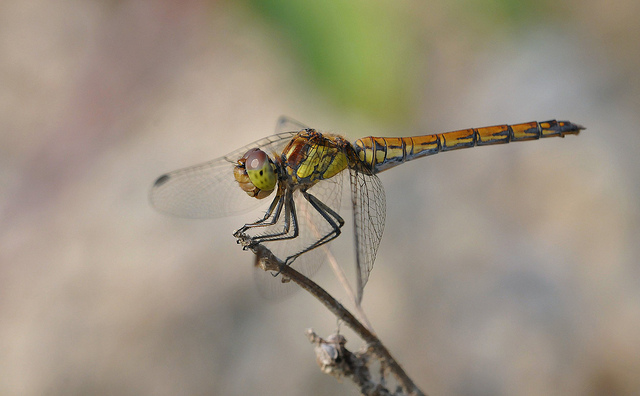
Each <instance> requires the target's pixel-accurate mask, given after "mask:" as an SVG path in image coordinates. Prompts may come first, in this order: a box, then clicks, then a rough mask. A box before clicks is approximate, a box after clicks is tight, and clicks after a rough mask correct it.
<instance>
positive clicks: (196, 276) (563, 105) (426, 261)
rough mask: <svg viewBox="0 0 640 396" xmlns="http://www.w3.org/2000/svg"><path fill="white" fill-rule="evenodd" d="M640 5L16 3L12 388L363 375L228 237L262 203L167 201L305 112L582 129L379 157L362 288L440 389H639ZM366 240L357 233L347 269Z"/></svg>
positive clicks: (1, 215) (6, 132)
mask: <svg viewBox="0 0 640 396" xmlns="http://www.w3.org/2000/svg"><path fill="white" fill-rule="evenodd" d="M638 17H640V3H639V2H637V1H632V0H627V1H619V2H615V5H614V4H613V3H610V2H605V1H602V0H587V1H576V0H561V1H531V0H528V1H515V0H490V1H477V0H454V1H444V0H442V1H428V2H422V1H415V0H405V1H391V0H376V1H364V0H334V1H325V2H304V1H293V0H269V1H256V0H253V1H252V0H246V1H235V2H232V1H205V0H186V1H175V0H161V1H78V0H59V1H55V2H51V1H43V0H32V1H17V0H5V1H3V2H2V3H1V4H0V53H1V54H2V55H1V56H0V225H1V226H0V394H3V395H41V394H48V395H87V394H95V395H100V394H105V395H106V394H109V395H112V394H118V395H143V394H153V395H176V394H184V395H200V394H202V395H204V394H209V395H217V394H220V395H247V394H265V395H275V394H285V395H316V394H317V395H325V394H340V395H342V394H344V395H352V394H356V393H357V392H356V389H355V387H354V386H353V385H352V384H351V383H350V382H349V381H344V382H343V383H340V382H338V381H336V380H335V379H333V378H331V377H328V376H325V375H324V374H321V373H320V371H319V370H318V367H317V366H316V363H315V357H314V355H313V351H312V347H311V345H310V344H309V343H308V341H307V340H306V338H305V337H304V330H305V329H306V328H308V327H313V328H314V329H315V330H316V331H317V332H318V333H320V334H321V335H328V334H329V333H331V332H333V331H334V330H335V329H336V321H335V319H334V318H333V317H332V316H331V315H330V314H329V313H327V312H326V311H325V309H324V308H323V307H322V306H321V305H320V304H319V303H317V302H316V301H315V300H313V299H312V298H311V297H309V296H307V295H306V294H305V293H302V292H300V293H296V294H294V295H293V296H291V298H288V299H285V300H284V301H280V302H272V301H268V300H265V299H264V298H262V297H261V296H260V294H259V293H258V292H257V290H256V287H255V285H254V281H253V276H252V271H253V269H252V267H251V266H252V255H251V254H250V253H248V252H243V251H242V250H241V249H240V248H239V247H238V246H236V244H235V241H234V238H233V237H232V235H231V234H232V232H233V231H234V230H235V229H236V228H238V227H239V225H241V224H243V223H244V222H247V221H250V220H254V219H255V218H256V216H258V215H259V213H260V212H259V211H257V212H252V213H248V214H246V215H244V216H237V217H232V218H225V219H219V220H211V221H188V220H181V219H176V218H170V217H165V216H163V215H161V214H159V213H157V212H155V211H154V210H153V209H152V208H151V207H150V206H149V204H148V198H147V196H148V190H149V188H150V186H151V184H152V182H153V181H154V180H155V178H156V177H158V176H159V175H160V174H162V173H165V172H167V171H170V170H174V169H177V168H181V167H185V166H188V165H193V164H196V163H199V162H203V161H207V160H210V159H213V158H216V157H219V156H221V155H224V154H226V153H227V152H230V151H232V150H235V149H236V148H238V147H240V146H244V145H246V144H248V143H250V142H252V141H254V140H257V139H259V138H261V137H264V136H267V135H270V134H272V133H273V130H274V126H275V122H276V119H277V118H278V117H279V116H280V115H281V114H285V115H288V116H291V117H293V118H295V119H298V120H300V121H301V122H304V123H306V124H307V125H309V126H312V127H314V128H317V129H320V130H324V131H331V132H337V133H341V134H344V135H346V136H348V137H349V138H350V139H357V138H359V137H362V136H368V135H383V136H384V135H386V136H402V135H417V134H425V133H436V132H445V131H451V130H456V129H462V128H470V127H481V126H487V125H495V124H502V123H520V122H526V121H532V120H538V121H544V120H548V119H553V118H557V119H562V120H570V121H572V122H575V123H579V124H582V125H585V126H586V127H587V128H588V129H587V130H586V131H583V133H581V134H580V135H579V136H577V137H575V136H569V137H567V138H565V139H545V140H541V141H536V142H526V143H514V144H510V145H501V146H491V147H483V148H477V149H473V150H460V151H455V152H451V153H445V154H439V155H437V156H434V157H429V158H426V159H422V160H418V161H414V162H412V163H409V164H406V165H403V166H402V167H398V168H395V169H393V170H391V171H389V172H385V173H384V174H382V175H381V179H382V181H383V184H384V185H385V189H386V192H387V222H386V229H385V235H384V237H383V240H382V243H381V245H380V248H379V250H378V259H377V261H376V267H375V269H374V271H373V272H372V274H371V278H370V281H369V284H368V286H367V289H366V290H365V295H364V303H363V305H364V309H365V311H366V312H367V314H368V315H369V319H370V320H371V322H372V324H373V327H374V328H375V329H376V331H377V332H378V334H379V336H380V338H381V339H382V340H383V342H385V343H386V345H387V347H388V348H389V349H390V350H391V352H392V353H393V354H394V356H395V357H396V358H397V360H398V361H399V362H401V364H402V365H403V366H404V368H405V369H406V370H407V372H408V373H409V375H410V376H412V378H413V379H414V380H415V381H416V382H417V384H418V385H419V386H421V387H422V389H423V390H424V391H425V392H427V393H429V394H431V395H514V394H518V395H566V394H581V395H605V394H606V395H638V394H640V267H639V265H638V260H639V258H640V244H639V243H638V242H640V213H639V210H638V209H639V207H640V206H639V203H640V202H639V201H640V199H639V197H640V159H639V158H640V156H639V155H638V152H639V151H638V149H639V148H640V134H639V133H638V127H637V125H640V78H639V77H638V76H639V75H638V70H640V46H638V44H637V39H638V37H639V36H640V24H639V23H638ZM347 218H348V217H347ZM351 244H352V237H351V236H350V235H349V234H348V233H346V234H344V236H343V237H341V238H340V241H337V243H335V244H334V246H333V250H334V252H335V253H336V255H337V256H338V258H339V260H340V262H341V263H342V264H344V267H345V268H346V269H347V270H351V266H352V265H353V250H352V246H351ZM316 279H317V280H318V282H320V283H321V284H322V285H324V286H326V287H327V288H329V289H330V290H336V289H338V288H339V287H338V286H337V281H336V280H335V279H334V277H333V276H332V274H331V271H330V270H329V269H328V268H323V270H321V271H320V272H319V274H318V275H317V277H316ZM342 330H344V329H342ZM345 334H346V336H347V338H348V340H349V343H348V344H347V346H348V347H350V348H352V349H354V350H355V349H358V348H359V347H360V345H361V341H360V340H359V339H357V338H356V337H355V336H353V335H352V334H351V333H349V332H348V331H346V330H345Z"/></svg>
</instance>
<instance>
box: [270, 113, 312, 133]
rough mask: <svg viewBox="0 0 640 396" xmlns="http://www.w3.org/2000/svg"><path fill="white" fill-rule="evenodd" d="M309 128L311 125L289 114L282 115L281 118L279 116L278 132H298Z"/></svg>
mask: <svg viewBox="0 0 640 396" xmlns="http://www.w3.org/2000/svg"><path fill="white" fill-rule="evenodd" d="M307 128H309V127H308V126H306V125H304V124H303V123H301V122H299V121H296V120H294V119H293V118H289V117H287V116H280V118H278V122H277V123H276V133H280V132H293V131H296V132H297V131H301V130H303V129H307Z"/></svg>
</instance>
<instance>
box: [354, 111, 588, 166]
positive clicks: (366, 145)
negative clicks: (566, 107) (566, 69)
mask: <svg viewBox="0 0 640 396" xmlns="http://www.w3.org/2000/svg"><path fill="white" fill-rule="evenodd" d="M582 129H584V127H582V126H580V125H577V124H573V123H571V122H569V121H556V120H551V121H544V122H537V121H533V122H526V123H522V124H514V125H508V124H503V125H496V126H489V127H483V128H470V129H463V130H460V131H453V132H446V133H438V134H434V135H423V136H413V137H396V138H383V137H372V136H369V137H366V138H362V139H359V140H357V141H356V142H355V144H354V147H355V150H356V153H357V154H358V157H359V158H360V160H361V161H362V162H364V163H365V164H366V165H367V166H368V167H369V169H371V171H372V172H373V173H377V172H382V171H384V170H387V169H389V168H392V167H394V166H396V165H400V164H402V163H404V162H407V161H411V160H413V159H416V158H420V157H425V156H427V155H432V154H436V153H439V152H441V151H450V150H456V149H461V148H467V147H475V146H488V145H492V144H505V143H510V142H518V141H526V140H536V139H540V138H546V137H553V136H559V137H564V136H565V135H568V134H574V135H576V134H578V133H580V130H582Z"/></svg>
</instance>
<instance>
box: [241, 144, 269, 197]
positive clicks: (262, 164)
mask: <svg viewBox="0 0 640 396" xmlns="http://www.w3.org/2000/svg"><path fill="white" fill-rule="evenodd" d="M233 176H234V177H235V179H236V181H237V182H238V185H240V188H241V189H242V190H243V191H244V192H246V193H247V194H248V195H249V196H251V197H254V198H258V199H262V198H266V197H268V196H269V194H271V193H272V192H273V190H274V189H275V188H276V183H277V179H278V178H277V175H276V171H275V165H274V164H273V162H272V161H271V159H270V158H269V156H268V155H267V153H265V152H264V151H262V150H260V149H257V148H253V149H251V150H249V151H247V152H246V153H245V155H243V156H242V158H240V159H239V160H238V163H237V164H236V166H235V167H234V168H233Z"/></svg>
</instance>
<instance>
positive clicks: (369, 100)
mask: <svg viewBox="0 0 640 396" xmlns="http://www.w3.org/2000/svg"><path fill="white" fill-rule="evenodd" d="M249 4H251V6H252V7H253V8H254V9H255V10H257V12H258V13H259V14H260V15H261V16H263V17H264V18H265V19H266V20H268V21H269V22H270V23H271V24H272V26H273V27H274V28H276V29H279V30H280V31H281V32H282V33H283V37H285V39H286V40H288V41H289V42H286V43H285V45H292V46H293V48H294V50H295V52H296V54H297V56H298V57H299V59H300V60H301V61H302V62H303V67H304V68H305V69H306V70H307V71H308V72H309V77H310V78H311V79H312V80H313V81H314V82H315V88H316V89H320V92H321V93H324V94H326V95H328V96H330V98H331V99H332V100H333V101H334V102H335V103H336V104H337V105H338V106H339V107H340V108H343V109H344V110H345V111H349V110H356V111H360V112H362V113H365V114H366V115H368V116H370V117H373V118H376V119H378V120H381V121H384V120H386V121H392V120H398V119H403V118H406V117H408V116H410V113H411V111H412V109H411V103H412V102H414V100H413V96H414V88H415V84H414V80H415V78H416V76H415V73H416V72H417V70H418V67H416V66H415V64H416V62H417V60H416V58H415V57H414V56H413V54H412V52H413V51H415V43H414V37H413V31H412V28H413V26H411V21H409V18H408V17H407V15H406V13H404V11H402V7H401V6H402V4H401V3H395V2H393V1H367V0H332V1H296V0H266V1H261V0H249ZM419 59H423V58H419Z"/></svg>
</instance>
